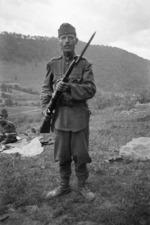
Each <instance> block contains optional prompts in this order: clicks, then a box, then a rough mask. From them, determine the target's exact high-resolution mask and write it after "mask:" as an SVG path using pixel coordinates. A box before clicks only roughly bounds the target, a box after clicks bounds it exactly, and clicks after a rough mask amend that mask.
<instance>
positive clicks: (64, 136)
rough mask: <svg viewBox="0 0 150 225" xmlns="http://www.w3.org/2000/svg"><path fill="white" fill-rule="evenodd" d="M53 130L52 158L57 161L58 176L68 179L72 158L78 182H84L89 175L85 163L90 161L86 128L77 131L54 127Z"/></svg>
mask: <svg viewBox="0 0 150 225" xmlns="http://www.w3.org/2000/svg"><path fill="white" fill-rule="evenodd" d="M54 132H55V144H54V159H55V161H59V171H60V178H61V179H64V180H69V179H70V175H71V162H72V160H73V161H74V163H75V173H76V176H77V178H78V181H79V184H80V183H85V181H86V180H87V178H88V175H89V172H88V169H87V165H86V164H87V163H90V162H91V161H92V160H91V158H90V156H89V153H88V145H89V132H88V128H86V129H83V130H80V131H78V132H72V131H62V130H58V129H55V131H54Z"/></svg>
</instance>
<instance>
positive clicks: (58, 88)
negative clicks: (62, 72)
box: [56, 81, 70, 92]
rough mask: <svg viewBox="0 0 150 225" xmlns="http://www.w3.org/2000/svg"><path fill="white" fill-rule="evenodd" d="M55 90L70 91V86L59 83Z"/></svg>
mask: <svg viewBox="0 0 150 225" xmlns="http://www.w3.org/2000/svg"><path fill="white" fill-rule="evenodd" d="M56 90H58V91H61V92H65V91H69V90H70V84H69V83H65V82H63V81H59V82H58V84H57V85H56Z"/></svg>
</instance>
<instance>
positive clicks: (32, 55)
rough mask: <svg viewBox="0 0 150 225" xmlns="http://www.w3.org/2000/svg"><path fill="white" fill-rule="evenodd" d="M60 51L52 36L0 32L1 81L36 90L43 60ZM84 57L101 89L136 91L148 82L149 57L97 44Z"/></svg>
mask: <svg viewBox="0 0 150 225" xmlns="http://www.w3.org/2000/svg"><path fill="white" fill-rule="evenodd" d="M89 38H90V37H89ZM87 41H88V40H87ZM84 46H85V43H84V42H82V41H79V43H78V45H77V48H76V53H77V54H80V53H81V51H82V49H83V48H84ZM60 54H61V52H60V49H59V45H58V40H57V38H55V37H51V38H49V37H41V36H29V35H28V36H27V35H22V34H16V33H8V32H2V33H1V34H0V71H1V76H0V77H1V78H0V82H11V83H12V82H17V83H20V84H22V85H24V86H28V87H29V88H34V89H35V90H39V88H40V87H41V84H42V82H43V79H44V75H45V65H46V62H47V61H48V60H49V59H51V58H52V57H55V56H58V55H60ZM85 57H86V58H87V59H88V60H89V61H91V62H92V64H93V71H94V74H95V81H96V84H97V87H98V89H100V90H102V91H110V92H132V93H135V92H136V93H137V92H139V91H141V90H143V89H146V88H149V86H150V79H149V77H150V61H149V60H146V59H143V58H141V57H138V56H137V55H135V54H133V53H129V52H127V51H125V50H122V49H119V48H115V47H108V46H100V45H90V47H89V48H88V50H87V52H86V53H85Z"/></svg>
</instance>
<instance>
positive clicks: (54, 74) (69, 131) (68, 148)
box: [41, 23, 96, 201]
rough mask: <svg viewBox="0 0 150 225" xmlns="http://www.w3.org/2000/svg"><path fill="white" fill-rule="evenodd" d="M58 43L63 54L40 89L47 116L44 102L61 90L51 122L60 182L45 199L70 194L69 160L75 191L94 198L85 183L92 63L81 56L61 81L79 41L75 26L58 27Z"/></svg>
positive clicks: (52, 62) (49, 67)
mask: <svg viewBox="0 0 150 225" xmlns="http://www.w3.org/2000/svg"><path fill="white" fill-rule="evenodd" d="M58 38H59V44H60V47H61V50H62V56H60V57H58V58H53V59H51V60H50V61H49V62H48V64H47V70H48V71H49V73H48V74H47V75H46V77H45V81H44V84H43V87H42V91H41V100H42V112H43V115H44V116H45V117H47V104H48V103H49V101H50V99H51V96H52V93H53V92H54V91H55V90H59V91H61V92H62V95H61V97H60V99H59V102H58V105H57V109H56V114H55V120H54V121H53V123H54V133H55V143H54V159H55V161H59V171H60V185H59V186H58V187H57V188H56V189H55V190H53V191H50V192H48V194H47V196H46V198H47V199H51V198H53V197H56V196H59V195H62V194H66V193H69V192H70V191H71V188H70V176H71V162H72V160H73V161H74V163H75V172H76V176H77V179H78V191H79V193H80V194H81V195H82V196H83V197H84V198H85V199H86V200H88V201H92V200H94V199H95V195H94V193H92V192H91V191H90V190H89V189H88V187H87V184H86V181H87V179H88V176H89V172H88V169H87V165H86V164H87V163H90V162H91V158H90V156H89V153H88V144H89V143H88V142H89V114H90V113H89V109H88V105H87V100H88V99H90V98H92V97H93V96H94V95H95V93H96V87H95V84H94V77H93V72H92V66H91V64H90V63H89V62H88V61H87V60H86V59H84V58H81V59H80V61H79V63H78V64H77V65H75V67H74V68H73V70H72V72H71V74H70V76H69V82H68V83H64V82H62V81H61V78H62V77H63V75H64V74H65V72H66V70H67V69H68V67H69V65H70V63H71V62H72V60H73V59H74V57H75V56H76V55H75V46H76V44H77V42H78V39H77V36H76V30H75V28H74V27H73V26H72V25H71V24H68V23H64V24H62V25H61V26H60V28H59V30H58Z"/></svg>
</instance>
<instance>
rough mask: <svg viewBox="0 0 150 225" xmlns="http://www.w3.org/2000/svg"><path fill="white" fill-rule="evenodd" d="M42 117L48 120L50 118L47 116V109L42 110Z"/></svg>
mask: <svg viewBox="0 0 150 225" xmlns="http://www.w3.org/2000/svg"><path fill="white" fill-rule="evenodd" d="M42 114H43V116H44V117H45V119H47V120H49V118H50V116H49V115H48V114H47V109H44V110H43V111H42Z"/></svg>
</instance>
